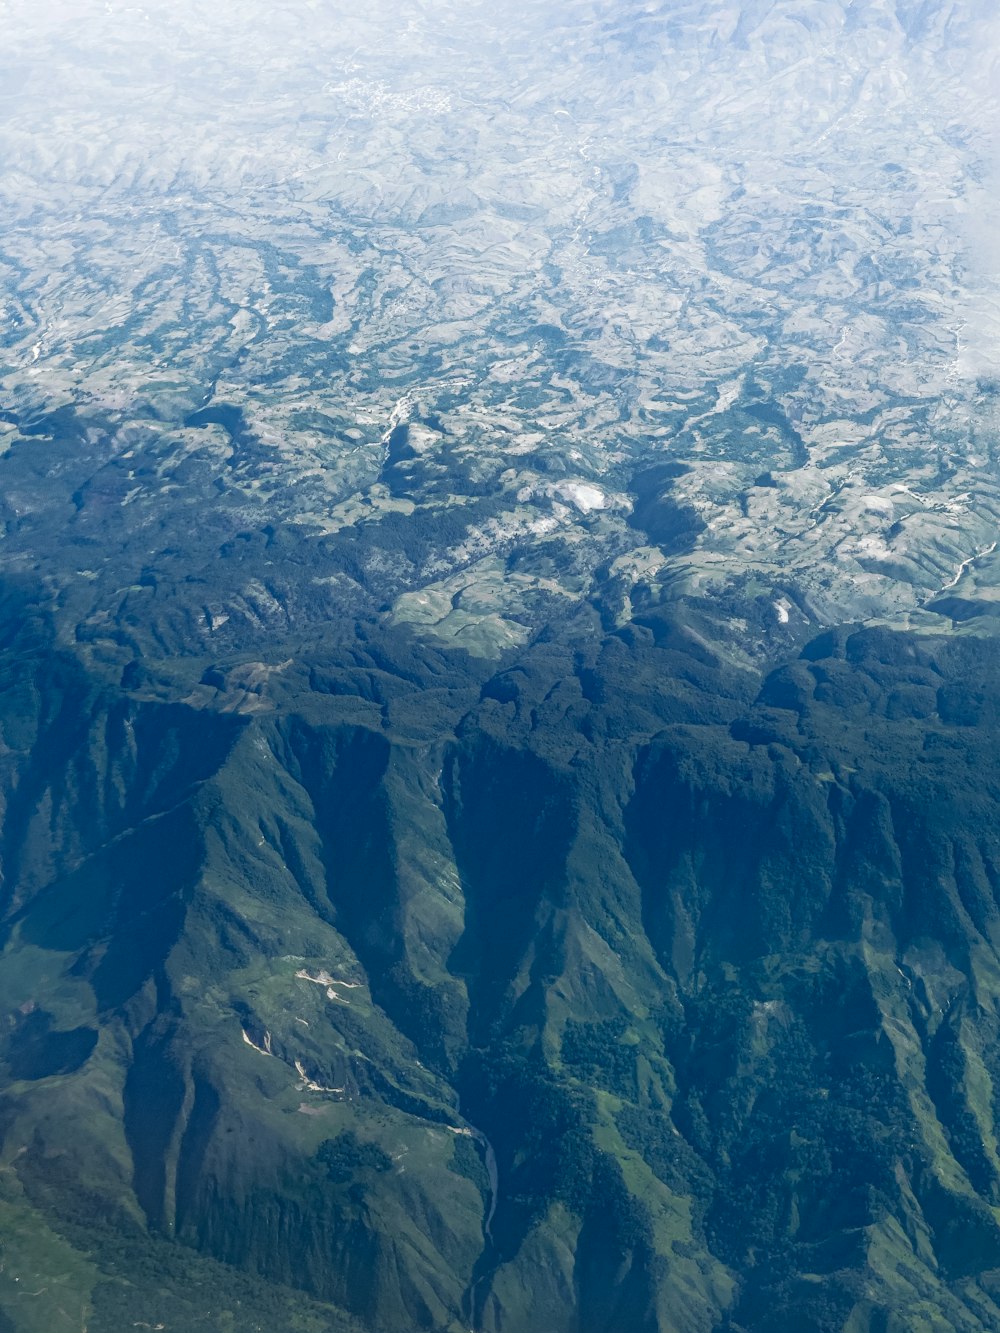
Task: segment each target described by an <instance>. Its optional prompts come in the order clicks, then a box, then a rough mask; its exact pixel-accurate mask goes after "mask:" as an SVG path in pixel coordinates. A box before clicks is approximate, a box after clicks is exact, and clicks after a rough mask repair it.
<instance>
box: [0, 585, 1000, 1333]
mask: <svg viewBox="0 0 1000 1333" xmlns="http://www.w3.org/2000/svg"><path fill="white" fill-rule="evenodd" d="M18 595H19V594H17V593H16V592H11V593H10V597H11V598H13V599H14V600H15V603H16V599H17V596H18ZM20 595H21V596H22V597H23V595H24V594H23V593H22V594H20ZM19 605H20V612H19V615H18V616H17V617H15V618H11V617H10V616H8V619H7V621H6V623H7V624H8V625H12V624H14V623H15V620H16V622H17V623H19V624H20V627H21V628H20V630H19V631H17V632H16V633H12V636H11V637H9V638H8V641H7V643H6V645H5V652H4V655H3V657H2V659H0V660H2V666H3V681H2V695H0V721H2V739H3V753H2V794H3V801H4V822H3V830H4V832H3V844H2V869H3V883H4V885H5V886H6V888H5V896H4V900H3V906H4V910H3V942H4V943H3V947H4V954H3V961H2V965H0V1033H2V1038H0V1058H2V1061H3V1066H2V1068H3V1074H4V1078H3V1092H2V1098H0V1130H2V1143H3V1147H2V1169H0V1230H2V1246H3V1253H2V1269H0V1311H2V1315H0V1328H3V1329H14V1330H30V1331H33V1330H36V1329H37V1330H41V1329H47V1330H61V1329H67V1330H69V1329H79V1328H81V1327H86V1328H87V1329H88V1330H89V1333H102V1331H103V1333H117V1331H118V1330H120V1329H123V1328H129V1327H133V1326H136V1327H142V1326H143V1325H144V1324H145V1326H157V1325H160V1326H162V1327H163V1328H165V1329H174V1330H188V1329H191V1330H195V1329H206V1330H208V1329H213V1330H214V1329H234V1330H236V1329H250V1328H265V1327H266V1328H269V1329H273V1330H279V1329H289V1330H320V1329H323V1330H326V1329H329V1330H337V1331H338V1333H339V1331H340V1330H343V1333H349V1331H354V1333H356V1331H357V1330H360V1329H368V1330H379V1331H380V1333H397V1330H398V1331H399V1333H404V1331H405V1333H410V1330H415V1329H428V1330H441V1331H444V1330H449V1331H450V1333H458V1331H459V1330H466V1329H469V1328H475V1329H477V1330H482V1331H483V1333H535V1330H542V1329H544V1330H546V1333H598V1331H600V1333H618V1331H619V1330H621V1333H625V1331H626V1330H627V1331H628V1333H635V1331H636V1330H649V1331H650V1333H652V1331H653V1330H664V1331H665V1330H692V1333H693V1331H694V1330H705V1331H706V1333H708V1330H714V1329H719V1330H722V1329H727V1330H739V1329H745V1330H751V1329H752V1330H793V1329H804V1328H808V1329H818V1330H826V1329H829V1330H834V1329H837V1330H841V1329H844V1330H847V1329H850V1330H852V1331H853V1330H873V1331H874V1330H881V1331H886V1333H888V1330H893V1331H894V1333H901V1331H902V1330H911V1329H928V1330H930V1329H941V1330H944V1329H961V1330H982V1329H995V1328H997V1327H1000V1156H998V1144H997V1138H996V1131H995V1119H996V1116H997V1106H996V1100H995V1092H994V1085H995V1084H996V1083H997V1081H998V1080H1000V1024H998V1002H1000V955H998V948H997V946H998V942H1000V909H998V902H1000V898H998V876H1000V826H998V824H997V820H996V813H995V812H996V808H997V796H998V789H1000V747H998V745H997V740H998V725H1000V723H998V718H1000V671H998V670H997V667H996V659H995V647H994V643H993V642H992V641H990V640H984V639H973V638H967V639H961V638H954V637H951V638H918V637H917V636H914V635H908V634H901V633H893V632H888V631H881V630H876V629H869V630H850V629H845V630H843V631H831V632H828V633H825V634H824V635H822V636H820V637H818V638H813V639H812V640H811V641H808V642H806V643H805V644H804V645H803V646H802V648H801V650H800V652H799V654H798V655H795V656H793V657H792V658H791V659H790V660H789V661H788V662H787V663H786V664H785V665H783V666H780V667H778V668H777V669H775V670H772V671H770V672H769V673H765V674H764V675H763V676H761V675H759V674H755V673H753V672H751V671H748V670H746V669H742V668H740V669H737V668H735V667H733V666H732V665H727V664H726V663H725V662H724V661H723V660H722V659H721V658H720V657H717V656H716V655H714V654H713V653H712V652H711V651H709V650H708V649H707V648H706V647H705V645H704V641H703V640H702V639H701V636H700V635H698V634H697V632H696V631H695V630H694V629H692V627H691V625H690V624H686V623H685V622H684V621H683V620H680V619H674V620H670V619H668V618H666V617H651V618H649V619H648V620H647V622H646V623H639V622H635V623H633V624H632V625H630V626H628V627H626V628H624V629H622V630H620V631H618V632H611V633H604V632H599V631H598V632H594V633H592V634H591V635H590V636H589V638H587V637H585V636H582V635H579V634H578V635H576V637H574V638H572V639H568V640H566V641H560V640H559V639H558V636H553V637H552V638H551V640H550V641H548V642H545V641H538V642H536V643H535V645H534V646H533V647H531V648H529V649H524V650H521V651H519V652H516V653H511V654H508V657H507V658H506V659H505V660H504V661H503V662H501V663H500V664H499V667H498V666H497V664H496V663H492V664H491V663H489V662H485V661H483V660H482V659H476V658H468V657H466V656H465V655H463V654H460V653H457V652H453V651H452V652H449V651H444V650H438V649H433V648H428V647H427V646H426V645H423V646H422V645H420V644H419V643H417V642H416V641H415V640H412V639H410V638H408V637H407V636H406V635H405V634H403V633H402V632H398V633H397V632H393V631H390V630H386V631H383V632H380V633H376V632H370V633H369V632H365V631H364V630H363V629H362V628H360V627H359V630H358V632H357V635H356V637H355V639H354V641H353V646H352V647H351V648H350V649H349V650H348V649H347V648H344V647H341V648H340V649H338V651H337V652H336V653H333V652H330V651H324V649H323V646H322V644H320V645H318V646H317V648H316V650H315V653H314V655H313V656H312V657H311V658H310V657H309V656H305V655H303V656H298V655H296V657H295V660H294V661H293V662H292V663H291V664H289V663H288V662H287V661H286V662H284V663H279V664H271V669H268V665H267V664H265V663H260V662H258V663H256V664H249V665H248V664H247V663H246V662H243V663H240V662H237V661H229V662H215V663H207V664H203V663H200V662H198V663H195V662H188V663H187V664H185V666H184V669H183V671H182V670H181V668H180V667H179V666H178V665H177V664H176V663H174V664H173V665H172V667H171V668H170V670H171V671H172V672H173V674H172V675H170V674H169V673H168V672H167V669H166V668H164V669H163V671H162V674H160V675H159V676H157V675H156V673H155V672H154V671H153V670H152V668H150V667H149V666H148V665H147V666H146V667H144V668H142V669H140V668H139V667H138V665H137V664H133V666H132V667H131V668H127V669H126V671H125V673H124V679H123V680H122V681H118V680H114V679H111V678H110V677H109V676H108V675H107V673H105V674H104V675H102V674H101V673H100V672H99V671H97V670H96V669H95V668H94V667H93V666H86V665H84V663H83V661H82V659H81V658H80V656H79V655H78V654H77V653H76V652H74V651H72V650H69V649H66V648H60V647H59V646H57V645H54V644H53V643H52V642H51V641H47V639H46V635H47V633H48V632H49V631H48V629H47V625H46V620H45V616H44V615H43V614H38V615H34V616H33V615H32V614H30V612H29V609H28V608H27V607H26V605H25V604H23V603H22V604H19ZM9 609H10V608H9V607H8V611H9ZM276 666H277V667H283V669H274V668H275V667H276ZM234 700H236V701H237V702H236V703H234ZM248 700H250V701H252V705H251V704H249V703H248V702H247V701H248Z"/></svg>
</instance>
